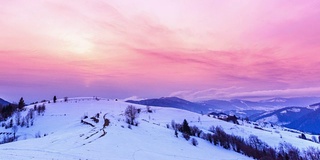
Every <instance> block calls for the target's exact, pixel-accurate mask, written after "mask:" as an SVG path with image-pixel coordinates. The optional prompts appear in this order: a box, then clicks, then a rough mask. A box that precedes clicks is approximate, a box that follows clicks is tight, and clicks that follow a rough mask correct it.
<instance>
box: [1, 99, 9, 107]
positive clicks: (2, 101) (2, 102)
mask: <svg viewBox="0 0 320 160" xmlns="http://www.w3.org/2000/svg"><path fill="white" fill-rule="evenodd" d="M8 104H10V103H9V102H8V101H5V100H3V99H2V98H0V105H2V106H4V105H8Z"/></svg>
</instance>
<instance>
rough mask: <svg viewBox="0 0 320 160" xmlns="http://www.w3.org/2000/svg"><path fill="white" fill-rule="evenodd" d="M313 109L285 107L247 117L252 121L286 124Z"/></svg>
mask: <svg viewBox="0 0 320 160" xmlns="http://www.w3.org/2000/svg"><path fill="white" fill-rule="evenodd" d="M313 111H314V110H312V109H309V108H307V107H285V108H281V109H278V110H275V111H271V112H265V113H262V114H260V115H253V116H251V117H249V118H250V120H252V121H258V122H270V123H275V124H279V125H287V124H290V123H291V122H293V121H295V120H297V119H299V118H301V117H302V116H303V115H306V114H308V113H311V112H313Z"/></svg>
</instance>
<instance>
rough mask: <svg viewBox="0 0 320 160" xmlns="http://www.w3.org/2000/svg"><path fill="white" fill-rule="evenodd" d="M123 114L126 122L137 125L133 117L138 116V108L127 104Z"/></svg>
mask: <svg viewBox="0 0 320 160" xmlns="http://www.w3.org/2000/svg"><path fill="white" fill-rule="evenodd" d="M124 114H125V116H126V119H127V123H128V124H130V125H138V123H137V122H135V119H136V118H137V117H138V116H139V112H138V109H136V107H135V106H133V105H129V106H128V107H127V108H126V110H125V113H124Z"/></svg>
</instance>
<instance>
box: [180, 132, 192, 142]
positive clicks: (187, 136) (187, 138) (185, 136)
mask: <svg viewBox="0 0 320 160" xmlns="http://www.w3.org/2000/svg"><path fill="white" fill-rule="evenodd" d="M182 136H183V138H184V139H186V140H187V141H189V139H190V136H189V134H186V133H183V134H182Z"/></svg>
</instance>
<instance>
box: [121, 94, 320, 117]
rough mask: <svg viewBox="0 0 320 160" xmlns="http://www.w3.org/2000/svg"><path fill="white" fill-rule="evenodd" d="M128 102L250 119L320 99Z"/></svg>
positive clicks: (174, 99)
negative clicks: (250, 117) (264, 113)
mask: <svg viewBox="0 0 320 160" xmlns="http://www.w3.org/2000/svg"><path fill="white" fill-rule="evenodd" d="M127 102H129V103H134V104H142V105H149V106H165V107H172V108H179V109H185V110H189V111H192V112H197V113H200V112H203V113H209V112H212V111H215V112H225V113H231V114H235V115H238V116H243V117H249V116H252V115H255V114H258V115H260V114H261V113H262V112H265V111H273V110H276V109H281V108H284V107H292V106H296V107H307V106H309V105H310V104H314V103H317V102H320V97H298V98H273V99H268V100H262V101H256V102H255V101H248V100H240V99H233V100H216V99H213V100H207V101H201V102H190V101H187V100H184V99H181V98H178V97H162V98H153V99H145V100H140V101H135V100H128V101H127Z"/></svg>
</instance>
